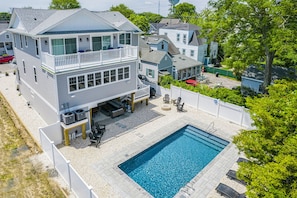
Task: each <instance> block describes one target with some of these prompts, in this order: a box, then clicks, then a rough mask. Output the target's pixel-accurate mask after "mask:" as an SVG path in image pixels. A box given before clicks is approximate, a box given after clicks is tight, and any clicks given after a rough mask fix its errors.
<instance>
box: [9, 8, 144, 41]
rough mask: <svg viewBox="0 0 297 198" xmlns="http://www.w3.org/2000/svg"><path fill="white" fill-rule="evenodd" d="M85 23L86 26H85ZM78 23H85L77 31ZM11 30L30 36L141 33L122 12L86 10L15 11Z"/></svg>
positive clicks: (21, 9) (22, 9)
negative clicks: (75, 26)
mask: <svg viewBox="0 0 297 198" xmlns="http://www.w3.org/2000/svg"><path fill="white" fill-rule="evenodd" d="M83 20H85V22H82V21H83ZM75 23H82V24H81V26H80V29H75V28H73V24H75ZM9 27H10V30H11V31H15V32H19V33H25V34H30V35H41V34H55V33H82V32H99V31H121V30H122V31H131V32H141V30H140V29H139V28H138V27H137V26H135V25H134V24H132V23H131V22H130V21H129V20H128V19H126V18H125V17H124V16H123V15H122V14H120V13H119V12H91V11H89V10H87V9H85V8H82V9H69V10H46V9H26V8H15V9H14V10H13V14H12V17H11V21H10V24H9ZM61 29H63V31H62V30H61Z"/></svg>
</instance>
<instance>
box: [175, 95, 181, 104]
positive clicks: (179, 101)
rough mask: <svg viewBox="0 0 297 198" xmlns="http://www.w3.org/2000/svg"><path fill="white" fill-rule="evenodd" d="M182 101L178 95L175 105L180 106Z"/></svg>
mask: <svg viewBox="0 0 297 198" xmlns="http://www.w3.org/2000/svg"><path fill="white" fill-rule="evenodd" d="M180 103H181V97H178V98H177V99H176V101H175V105H176V106H178V105H179V104H180Z"/></svg>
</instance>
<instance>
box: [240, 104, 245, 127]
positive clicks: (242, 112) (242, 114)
mask: <svg viewBox="0 0 297 198" xmlns="http://www.w3.org/2000/svg"><path fill="white" fill-rule="evenodd" d="M243 117H244V107H241V118H240V126H242V122H243Z"/></svg>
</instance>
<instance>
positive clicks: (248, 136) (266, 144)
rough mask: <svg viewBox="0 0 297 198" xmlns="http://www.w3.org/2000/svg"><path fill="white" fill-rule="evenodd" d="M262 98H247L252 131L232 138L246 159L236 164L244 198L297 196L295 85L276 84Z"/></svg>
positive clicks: (293, 82) (296, 87) (291, 82)
mask: <svg viewBox="0 0 297 198" xmlns="http://www.w3.org/2000/svg"><path fill="white" fill-rule="evenodd" d="M268 93H269V95H266V96H265V97H262V98H255V99H250V98H248V99H247V106H248V107H249V108H250V115H251V117H252V119H253V121H254V124H255V129H253V130H243V131H242V132H241V133H240V134H239V135H237V136H236V137H234V140H233V142H234V143H235V144H236V145H237V147H238V149H239V150H240V151H242V152H244V154H245V155H246V156H247V157H248V158H249V159H250V162H248V163H240V167H239V170H238V176H239V177H240V178H241V179H243V180H245V181H246V182H247V183H248V185H247V195H248V197H297V147H296V145H297V128H296V127H297V108H296V106H297V82H296V81H285V80H281V81H276V82H275V83H274V84H273V85H270V86H268Z"/></svg>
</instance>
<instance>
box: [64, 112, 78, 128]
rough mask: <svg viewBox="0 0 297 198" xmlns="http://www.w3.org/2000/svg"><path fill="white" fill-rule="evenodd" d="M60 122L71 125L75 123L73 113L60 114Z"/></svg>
mask: <svg viewBox="0 0 297 198" xmlns="http://www.w3.org/2000/svg"><path fill="white" fill-rule="evenodd" d="M62 120H63V122H64V124H66V125H68V124H72V123H74V122H75V115H74V113H73V112H67V113H63V114H62Z"/></svg>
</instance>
